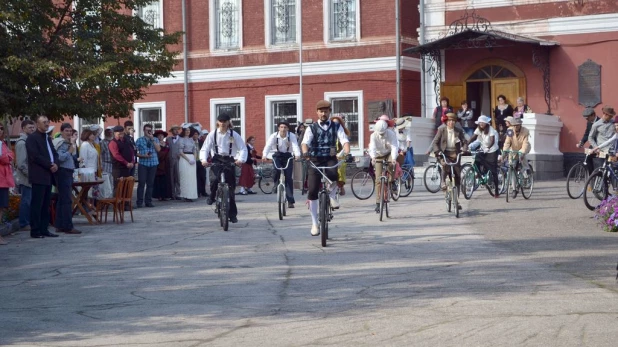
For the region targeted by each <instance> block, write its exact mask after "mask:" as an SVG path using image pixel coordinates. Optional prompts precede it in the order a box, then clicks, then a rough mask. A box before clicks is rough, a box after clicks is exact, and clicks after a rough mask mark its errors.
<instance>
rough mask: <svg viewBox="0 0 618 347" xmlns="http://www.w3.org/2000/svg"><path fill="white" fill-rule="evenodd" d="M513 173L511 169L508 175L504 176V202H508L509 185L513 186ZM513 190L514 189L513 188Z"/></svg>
mask: <svg viewBox="0 0 618 347" xmlns="http://www.w3.org/2000/svg"><path fill="white" fill-rule="evenodd" d="M514 174H515V172H514V171H513V169H511V168H509V171H508V173H507V174H506V182H505V184H504V186H505V187H506V202H509V195H510V194H511V185H512V184H513V182H512V181H513V175H514ZM513 188H515V187H513Z"/></svg>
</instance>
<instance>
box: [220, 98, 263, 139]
mask: <svg viewBox="0 0 618 347" xmlns="http://www.w3.org/2000/svg"><path fill="white" fill-rule="evenodd" d="M222 113H227V114H229V115H230V121H231V122H232V125H233V126H234V131H236V132H237V133H238V134H239V135H240V136H241V137H242V138H245V137H246V136H245V98H228V99H210V129H211V131H214V129H216V126H217V123H216V121H217V116H218V115H220V114H222ZM251 131H254V130H253V129H251ZM248 135H254V134H248Z"/></svg>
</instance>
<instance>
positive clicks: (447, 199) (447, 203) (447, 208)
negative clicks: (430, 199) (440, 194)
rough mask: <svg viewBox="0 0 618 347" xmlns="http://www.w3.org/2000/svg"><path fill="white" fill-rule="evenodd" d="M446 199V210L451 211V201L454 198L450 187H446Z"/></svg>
mask: <svg viewBox="0 0 618 347" xmlns="http://www.w3.org/2000/svg"><path fill="white" fill-rule="evenodd" d="M444 199H445V200H446V211H448V212H451V201H452V200H453V199H452V198H451V193H450V192H449V190H448V188H447V189H446V192H444Z"/></svg>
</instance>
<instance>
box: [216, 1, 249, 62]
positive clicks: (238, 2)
mask: <svg viewBox="0 0 618 347" xmlns="http://www.w3.org/2000/svg"><path fill="white" fill-rule="evenodd" d="M234 1H236V3H237V5H238V47H235V48H217V46H216V42H217V39H216V35H217V30H216V28H215V25H216V24H217V20H216V18H215V0H208V36H209V38H210V39H209V40H208V41H209V43H208V45H209V48H210V51H211V52H212V51H220V52H226V51H236V50H241V49H242V47H243V40H242V37H243V31H242V27H243V16H242V0H234Z"/></svg>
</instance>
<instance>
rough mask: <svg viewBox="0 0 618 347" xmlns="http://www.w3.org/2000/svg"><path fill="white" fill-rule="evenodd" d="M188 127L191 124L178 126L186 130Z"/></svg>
mask: <svg viewBox="0 0 618 347" xmlns="http://www.w3.org/2000/svg"><path fill="white" fill-rule="evenodd" d="M190 126H191V123H182V124H180V127H181V128H183V129H187V128H188V127H190Z"/></svg>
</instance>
